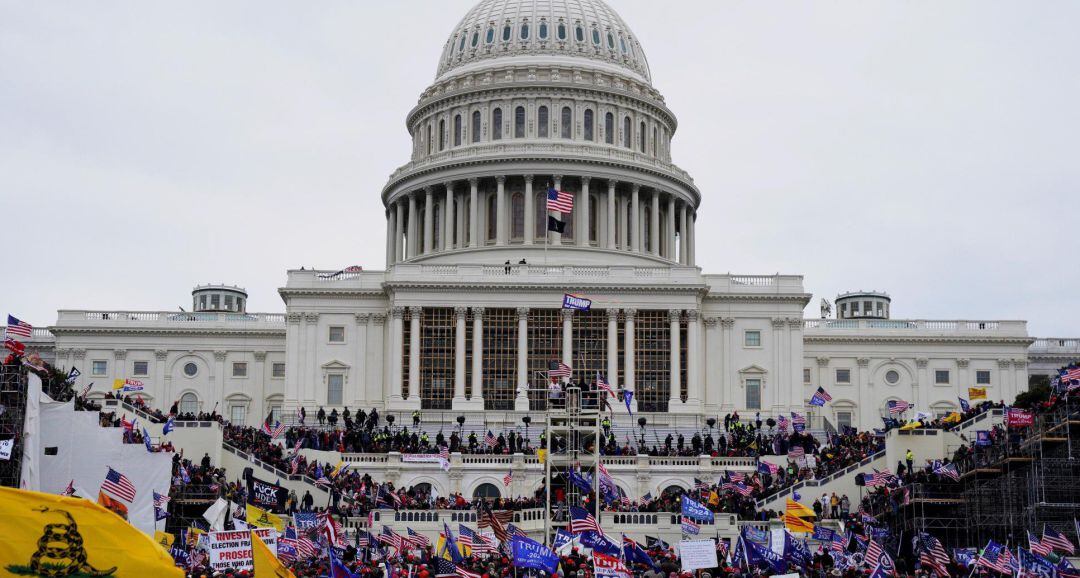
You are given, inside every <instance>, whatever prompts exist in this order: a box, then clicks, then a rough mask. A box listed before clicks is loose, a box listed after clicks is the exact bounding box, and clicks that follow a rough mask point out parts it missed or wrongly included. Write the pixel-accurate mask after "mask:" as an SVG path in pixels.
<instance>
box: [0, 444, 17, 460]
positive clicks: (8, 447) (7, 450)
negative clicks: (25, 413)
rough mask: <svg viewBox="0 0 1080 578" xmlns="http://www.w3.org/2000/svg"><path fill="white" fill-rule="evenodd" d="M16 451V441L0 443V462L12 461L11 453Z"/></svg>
mask: <svg viewBox="0 0 1080 578" xmlns="http://www.w3.org/2000/svg"><path fill="white" fill-rule="evenodd" d="M14 449H15V440H14V439H10V440H2V441H0V460H10V459H11V452H12V451H13V450H14Z"/></svg>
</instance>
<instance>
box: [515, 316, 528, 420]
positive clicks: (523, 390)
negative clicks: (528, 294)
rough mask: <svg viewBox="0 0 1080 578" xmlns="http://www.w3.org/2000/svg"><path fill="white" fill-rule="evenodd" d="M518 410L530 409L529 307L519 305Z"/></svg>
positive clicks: (516, 400)
mask: <svg viewBox="0 0 1080 578" xmlns="http://www.w3.org/2000/svg"><path fill="white" fill-rule="evenodd" d="M517 314H518V324H517V330H518V336H517V347H518V351H517V397H516V398H515V399H514V409H515V410H516V411H529V308H528V307H518V309H517Z"/></svg>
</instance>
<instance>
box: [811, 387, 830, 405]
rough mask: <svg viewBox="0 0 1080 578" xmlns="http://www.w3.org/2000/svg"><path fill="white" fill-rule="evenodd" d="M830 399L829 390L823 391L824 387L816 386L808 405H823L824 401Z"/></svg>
mask: <svg viewBox="0 0 1080 578" xmlns="http://www.w3.org/2000/svg"><path fill="white" fill-rule="evenodd" d="M830 401H832V396H831V395H829V392H827V391H825V388H824V387H819V388H817V392H815V393H814V396H813V397H811V398H810V405H825V403H826V402H830Z"/></svg>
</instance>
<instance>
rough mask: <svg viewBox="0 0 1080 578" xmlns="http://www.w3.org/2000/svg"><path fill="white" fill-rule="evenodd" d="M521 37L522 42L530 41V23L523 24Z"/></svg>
mask: <svg viewBox="0 0 1080 578" xmlns="http://www.w3.org/2000/svg"><path fill="white" fill-rule="evenodd" d="M519 36H521V39H522V40H528V39H529V23H528V22H523V23H522V24H521V34H519Z"/></svg>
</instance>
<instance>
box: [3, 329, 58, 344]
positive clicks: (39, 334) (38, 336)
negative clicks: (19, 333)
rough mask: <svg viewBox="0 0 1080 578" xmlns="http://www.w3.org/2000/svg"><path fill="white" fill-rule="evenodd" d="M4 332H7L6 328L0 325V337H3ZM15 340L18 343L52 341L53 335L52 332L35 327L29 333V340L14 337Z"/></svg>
mask: <svg viewBox="0 0 1080 578" xmlns="http://www.w3.org/2000/svg"><path fill="white" fill-rule="evenodd" d="M6 330H7V326H5V325H0V335H3V334H4V332H5V331H6ZM16 339H18V340H19V341H26V342H31V341H53V334H52V331H49V329H48V328H47V327H35V328H34V329H33V330H32V331H31V332H30V339H26V338H18V337H16Z"/></svg>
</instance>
